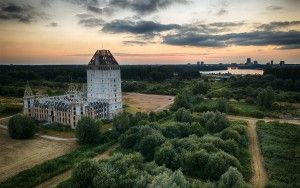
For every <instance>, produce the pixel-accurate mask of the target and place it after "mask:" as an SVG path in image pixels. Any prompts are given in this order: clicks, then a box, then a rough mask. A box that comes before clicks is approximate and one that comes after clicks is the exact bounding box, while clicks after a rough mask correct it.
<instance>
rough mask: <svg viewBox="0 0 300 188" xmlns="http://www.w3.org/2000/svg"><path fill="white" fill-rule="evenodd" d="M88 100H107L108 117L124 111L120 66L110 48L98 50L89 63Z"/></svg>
mask: <svg viewBox="0 0 300 188" xmlns="http://www.w3.org/2000/svg"><path fill="white" fill-rule="evenodd" d="M87 100H88V101H89V102H92V101H95V100H104V101H107V102H108V104H109V109H108V119H112V118H113V117H114V116H115V115H116V114H117V113H119V112H121V111H122V91H121V73H120V66H119V64H118V62H117V61H116V60H115V58H114V57H113V55H112V54H111V53H110V51H109V50H97V51H96V53H95V54H94V56H93V57H92V59H91V60H90V62H89V64H88V68H87Z"/></svg>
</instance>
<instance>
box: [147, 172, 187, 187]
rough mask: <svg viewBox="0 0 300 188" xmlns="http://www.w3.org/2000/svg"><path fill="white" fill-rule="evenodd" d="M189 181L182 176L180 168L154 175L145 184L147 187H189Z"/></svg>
mask: <svg viewBox="0 0 300 188" xmlns="http://www.w3.org/2000/svg"><path fill="white" fill-rule="evenodd" d="M190 186H191V185H190V183H189V182H188V181H187V179H186V178H185V177H184V175H183V174H182V172H181V171H180V170H177V171H175V172H173V173H172V174H171V175H170V174H169V173H167V172H164V173H161V174H159V175H158V176H156V177H154V179H153V181H152V182H151V183H150V184H149V185H148V186H147V187H149V188H156V187H160V188H180V187H186V188H188V187H190Z"/></svg>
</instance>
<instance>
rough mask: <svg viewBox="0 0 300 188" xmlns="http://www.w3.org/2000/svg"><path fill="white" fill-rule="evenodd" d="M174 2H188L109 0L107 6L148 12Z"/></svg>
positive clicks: (180, 0)
mask: <svg viewBox="0 0 300 188" xmlns="http://www.w3.org/2000/svg"><path fill="white" fill-rule="evenodd" d="M176 3H181V4H184V3H188V1H187V0H147V1H141V0H111V1H110V2H109V5H108V6H112V7H115V8H121V9H124V8H128V9H131V10H133V11H135V12H137V13H139V14H150V13H153V12H156V11H158V10H160V9H163V8H167V7H169V6H171V5H172V4H176Z"/></svg>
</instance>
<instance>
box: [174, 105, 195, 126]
mask: <svg viewBox="0 0 300 188" xmlns="http://www.w3.org/2000/svg"><path fill="white" fill-rule="evenodd" d="M175 116H176V121H179V122H187V123H191V122H192V114H191V112H190V111H188V110H186V109H185V108H179V109H178V110H177V112H176V113H175Z"/></svg>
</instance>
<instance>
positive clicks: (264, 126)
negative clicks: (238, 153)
mask: <svg viewBox="0 0 300 188" xmlns="http://www.w3.org/2000/svg"><path fill="white" fill-rule="evenodd" d="M256 129H257V133H258V138H259V142H260V148H261V151H262V154H263V158H264V162H265V166H266V169H267V173H268V179H269V182H268V187H290V188H292V187H299V186H300V180H299V177H300V160H299V138H300V126H298V125H292V124H287V123H278V122H270V123H266V122H263V121H260V122H258V123H257V128H256Z"/></svg>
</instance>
